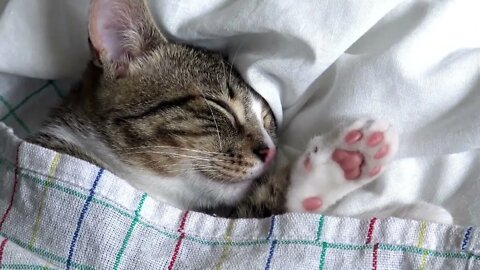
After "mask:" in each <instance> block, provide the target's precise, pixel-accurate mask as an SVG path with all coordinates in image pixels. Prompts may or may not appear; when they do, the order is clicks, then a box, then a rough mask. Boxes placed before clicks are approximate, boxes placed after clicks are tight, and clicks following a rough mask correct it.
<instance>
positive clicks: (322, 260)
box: [318, 242, 328, 270]
mask: <svg viewBox="0 0 480 270" xmlns="http://www.w3.org/2000/svg"><path fill="white" fill-rule="evenodd" d="M327 248H328V243H327V242H322V253H320V260H319V265H318V269H319V270H323V269H324V267H325V258H326V257H327Z"/></svg>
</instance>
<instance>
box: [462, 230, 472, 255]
mask: <svg viewBox="0 0 480 270" xmlns="http://www.w3.org/2000/svg"><path fill="white" fill-rule="evenodd" d="M472 230H473V227H472V226H470V227H468V228H467V229H466V230H465V234H464V235H463V240H462V250H466V249H467V246H468V242H469V241H470V236H471V234H472Z"/></svg>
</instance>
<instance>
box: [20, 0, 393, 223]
mask: <svg viewBox="0 0 480 270" xmlns="http://www.w3.org/2000/svg"><path fill="white" fill-rule="evenodd" d="M89 37H90V45H91V50H92V58H93V59H92V61H91V62H90V64H89V65H88V67H87V69H86V72H85V74H84V76H83V79H82V80H81V82H80V83H79V84H78V85H77V86H76V87H75V88H74V89H72V91H71V93H70V95H69V97H68V98H67V99H66V100H65V102H64V104H62V105H61V106H60V107H59V108H57V109H56V110H55V111H54V112H53V113H52V115H51V117H50V118H49V120H48V121H47V122H46V123H45V125H44V127H43V128H42V129H41V131H40V132H39V134H37V135H35V136H33V137H31V138H30V139H29V141H30V142H32V143H36V144H39V145H42V146H44V147H47V148H51V149H54V150H57V151H59V152H62V153H66V154H70V155H73V156H76V157H78V158H81V159H84V160H87V161H90V162H92V163H94V164H97V165H99V166H102V167H104V168H106V169H108V170H110V171H112V172H114V173H115V174H117V175H118V176H120V177H122V178H123V179H125V180H127V181H128V182H129V183H130V184H131V185H133V186H135V187H136V188H138V189H140V190H143V191H146V192H148V193H149V195H151V196H152V197H154V198H156V199H158V200H162V201H165V202H167V203H169V204H172V205H174V206H177V207H179V208H183V209H194V210H199V211H211V212H212V211H213V212H215V210H214V209H220V208H230V209H231V211H229V212H228V213H227V214H226V213H225V212H222V214H223V215H227V216H229V217H265V216H269V215H272V214H279V213H283V212H285V211H310V212H321V211H323V210H325V209H326V208H328V207H329V206H331V205H332V204H334V203H335V202H336V201H337V200H339V199H340V198H342V197H343V196H345V195H346V194H348V193H349V192H352V191H353V190H355V189H357V188H359V187H361V186H362V185H364V184H366V183H369V182H370V181H372V180H374V179H375V178H376V177H377V176H378V175H379V173H380V172H381V170H382V169H383V168H384V167H385V165H386V164H387V162H388V161H389V160H390V159H391V157H392V156H393V154H394V153H395V152H396V150H397V146H398V138H397V134H396V132H395V131H394V130H393V129H392V128H391V127H390V125H389V124H387V123H385V122H381V121H373V120H358V121H354V122H352V123H349V124H346V125H344V126H342V127H339V128H338V129H335V130H334V131H332V132H331V133H329V134H327V135H324V136H321V137H320V136H319V137H315V138H313V139H312V140H311V141H310V144H309V145H308V147H307V150H306V151H305V153H304V154H303V155H302V156H300V157H299V159H298V161H297V162H296V163H295V164H293V165H292V166H290V169H288V168H287V169H284V170H281V171H279V172H278V173H274V172H270V171H268V168H269V166H270V165H271V163H272V161H273V159H274V156H275V142H276V140H275V137H276V135H275V134H276V122H275V119H274V117H273V114H272V112H271V110H270V108H269V106H268V104H267V103H266V102H265V100H264V99H263V98H262V97H261V96H259V95H258V94H257V93H256V92H255V91H254V90H253V89H252V88H251V87H249V86H248V85H247V84H246V83H245V82H244V81H243V80H242V79H241V78H240V76H239V74H238V73H237V72H235V70H234V69H233V68H232V66H231V65H230V64H229V63H228V62H226V60H225V59H224V58H223V57H222V56H221V55H219V54H216V53H213V52H208V51H205V50H202V49H199V48H193V47H190V46H186V45H181V44H176V43H172V42H169V41H168V40H167V39H166V38H165V37H164V36H163V35H162V33H161V32H160V31H159V30H158V28H157V27H156V26H155V24H154V22H153V19H152V17H151V15H150V14H149V12H148V9H147V5H146V4H145V3H144V2H143V1H123V0H93V1H92V3H91V8H90V20H89Z"/></svg>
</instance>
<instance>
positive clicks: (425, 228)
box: [417, 221, 428, 270]
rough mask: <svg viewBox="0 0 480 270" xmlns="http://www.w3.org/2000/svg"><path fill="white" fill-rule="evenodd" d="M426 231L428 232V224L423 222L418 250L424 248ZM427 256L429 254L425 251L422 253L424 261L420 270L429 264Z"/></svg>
mask: <svg viewBox="0 0 480 270" xmlns="http://www.w3.org/2000/svg"><path fill="white" fill-rule="evenodd" d="M426 230H427V223H426V222H425V221H422V223H420V231H419V232H418V243H417V247H418V248H422V246H423V241H424V240H425V231H426ZM427 255H428V252H427V251H426V250H424V251H423V252H422V260H421V261H420V268H419V269H420V270H424V269H425V264H426V263H427Z"/></svg>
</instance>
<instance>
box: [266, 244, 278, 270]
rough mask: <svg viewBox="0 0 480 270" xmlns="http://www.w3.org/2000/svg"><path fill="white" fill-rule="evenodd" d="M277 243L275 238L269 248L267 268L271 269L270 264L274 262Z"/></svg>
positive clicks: (267, 269)
mask: <svg viewBox="0 0 480 270" xmlns="http://www.w3.org/2000/svg"><path fill="white" fill-rule="evenodd" d="M276 245H277V240H273V241H272V244H271V245H270V249H269V250H268V257H267V263H266V264H265V270H269V269H270V264H271V262H272V257H273V253H274V252H275V246H276Z"/></svg>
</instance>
